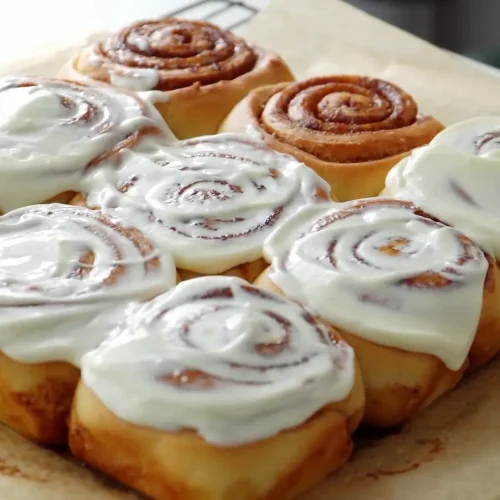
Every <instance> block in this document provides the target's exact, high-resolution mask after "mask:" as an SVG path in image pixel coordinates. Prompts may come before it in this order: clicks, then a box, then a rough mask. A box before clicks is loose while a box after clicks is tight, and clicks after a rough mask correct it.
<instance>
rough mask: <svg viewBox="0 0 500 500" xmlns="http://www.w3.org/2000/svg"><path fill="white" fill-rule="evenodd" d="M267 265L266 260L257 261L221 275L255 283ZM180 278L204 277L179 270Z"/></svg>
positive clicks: (182, 279)
mask: <svg viewBox="0 0 500 500" xmlns="http://www.w3.org/2000/svg"><path fill="white" fill-rule="evenodd" d="M267 265H268V264H267V262H266V261H265V260H264V259H257V260H254V261H252V262H247V263H245V264H240V265H239V266H235V267H232V268H231V269H228V270H227V271H224V272H223V273H221V275H222V276H236V277H237V278H242V279H244V280H245V281H248V282H249V283H253V282H254V281H255V280H256V279H257V277H258V276H259V275H260V274H261V273H262V271H264V269H266V267H267ZM179 276H180V279H181V281H185V280H190V279H193V278H199V277H200V276H204V275H203V274H199V273H194V272H192V271H186V270H183V269H179Z"/></svg>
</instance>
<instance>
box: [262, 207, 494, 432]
mask: <svg viewBox="0 0 500 500" xmlns="http://www.w3.org/2000/svg"><path fill="white" fill-rule="evenodd" d="M264 249H265V253H266V256H267V257H268V258H269V259H270V260H272V265H271V268H270V269H269V270H268V271H266V272H265V273H264V274H263V275H262V276H261V277H260V278H259V279H258V280H257V282H256V283H257V284H258V285H260V286H262V287H264V288H270V289H272V290H279V291H281V292H282V293H284V294H285V295H287V296H289V297H291V298H293V299H295V300H298V301H299V302H301V303H302V304H304V305H306V306H307V307H309V308H310V309H311V310H312V311H313V312H314V313H316V314H318V315H319V316H320V317H321V318H323V319H324V320H325V321H327V322H328V323H330V324H331V325H333V326H334V327H336V328H339V331H340V332H341V335H343V336H345V339H346V341H347V342H349V343H350V344H351V345H352V346H353V347H354V349H355V351H356V354H357V357H358V359H359V362H360V367H361V371H362V373H363V377H364V380H365V386H366V391H367V408H366V414H365V421H366V422H367V423H368V424H370V425H375V426H384V427H385V426H387V427H389V426H396V425H400V424H403V423H404V422H405V421H407V420H408V419H410V418H412V417H413V416H414V415H415V414H416V413H417V412H419V411H420V410H421V409H422V408H424V407H425V406H427V405H428V404H430V403H431V402H432V401H433V400H435V399H436V398H437V397H438V396H440V395H441V394H442V393H444V392H446V391H449V390H450V389H452V388H453V387H454V386H455V384H456V383H457V382H458V381H459V380H460V378H461V376H462V374H463V372H464V370H465V369H466V367H467V364H468V356H469V351H470V356H471V359H473V362H474V363H476V364H477V363H480V362H484V360H485V359H489V358H490V357H491V355H492V354H494V353H495V352H498V350H499V349H500V342H499V338H500V330H499V327H498V325H499V314H500V313H499V311H500V308H499V307H498V304H499V302H498V301H499V297H500V294H499V274H498V273H499V271H498V269H497V267H496V266H495V265H494V262H493V260H492V259H491V258H490V257H489V256H487V255H486V254H485V253H484V252H483V251H482V250H481V249H480V248H479V247H478V246H477V245H476V244H475V243H473V242H472V241H471V240H470V239H469V238H468V237H467V236H465V235H464V234H462V233H460V232H458V231H457V230H456V229H454V228H451V227H448V226H445V225H444V224H442V223H440V222H437V221H436V220H434V219H432V218H431V217H429V216H428V215H426V214H425V213H423V212H421V211H420V210H418V209H417V208H415V206H413V205H412V204H411V203H409V202H403V201H399V200H391V199H382V198H377V199H371V200H359V201H355V202H351V203H345V204H341V205H339V206H335V207H330V208H326V209H325V208H318V207H316V208H315V207H313V208H308V209H304V210H303V211H302V212H301V213H299V214H298V215H297V216H296V217H294V218H292V219H290V220H289V221H288V222H287V223H285V224H284V225H282V226H281V227H280V228H279V229H278V230H277V231H275V232H274V233H273V235H271V237H270V238H269V239H268V240H267V241H266V243H265V248H264Z"/></svg>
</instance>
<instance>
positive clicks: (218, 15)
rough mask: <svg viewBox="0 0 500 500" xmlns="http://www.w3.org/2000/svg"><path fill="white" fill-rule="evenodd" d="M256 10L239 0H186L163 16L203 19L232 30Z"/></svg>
mask: <svg viewBox="0 0 500 500" xmlns="http://www.w3.org/2000/svg"><path fill="white" fill-rule="evenodd" d="M257 12H258V9H257V8H255V7H253V6H250V5H248V4H246V3H245V2H240V1H233V0H199V1H192V0H187V1H186V2H185V5H184V6H182V7H179V8H176V9H175V10H172V11H170V12H167V13H165V16H166V17H168V16H172V17H182V18H184V19H203V20H205V21H210V22H213V23H215V24H217V25H218V26H220V27H221V28H224V29H227V30H230V31H233V30H237V29H238V28H239V27H241V26H243V25H244V24H246V23H247V22H248V21H250V19H252V17H253V16H254V15H255V14H257Z"/></svg>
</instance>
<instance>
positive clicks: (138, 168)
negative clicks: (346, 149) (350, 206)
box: [73, 134, 330, 281]
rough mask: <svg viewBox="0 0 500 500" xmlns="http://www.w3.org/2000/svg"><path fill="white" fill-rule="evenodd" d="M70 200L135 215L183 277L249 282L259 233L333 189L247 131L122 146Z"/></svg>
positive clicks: (258, 255)
mask: <svg viewBox="0 0 500 500" xmlns="http://www.w3.org/2000/svg"><path fill="white" fill-rule="evenodd" d="M117 160H119V161H117V163H116V164H115V165H113V164H111V165H110V166H109V168H108V169H106V170H104V169H101V170H100V171H99V172H98V175H96V177H95V178H94V179H89V189H88V191H87V192H86V193H85V194H86V197H85V196H84V197H82V196H78V197H77V198H76V199H75V200H74V201H73V203H75V204H83V203H84V204H86V205H87V206H89V207H92V208H99V209H100V210H103V211H104V212H105V213H109V214H111V215H116V216H118V217H121V218H125V219H127V220H130V221H132V222H133V223H134V224H135V225H136V226H137V227H141V228H142V230H143V231H144V233H145V234H146V235H147V236H148V237H149V238H151V239H152V240H153V241H154V242H155V243H156V245H158V247H159V248H164V249H165V250H166V251H167V252H170V253H172V255H173V256H174V259H175V262H176V265H177V268H178V269H179V270H180V274H181V276H182V277H183V278H190V277H194V276H197V275H200V274H229V275H235V276H239V277H243V278H245V279H247V280H249V281H253V280H254V279H255V278H256V277H257V276H258V275H259V274H260V273H261V272H262V271H263V270H264V269H265V267H267V264H266V263H265V261H264V259H263V257H262V245H263V242H264V239H265V238H266V237H267V236H268V235H269V234H270V232H271V231H272V230H273V229H274V228H275V227H277V225H279V224H281V223H283V222H284V221H286V220H287V219H288V218H289V217H290V216H292V215H293V214H294V213H295V212H296V211H297V210H299V208H301V207H303V206H305V205H307V204H309V203H313V204H317V203H325V202H327V201H328V200H329V199H330V194H329V193H330V187H329V186H328V184H327V183H326V182H324V181H323V180H322V179H321V178H320V177H318V176H317V175H316V174H315V173H314V172H313V171H312V170H310V169H309V168H307V167H306V166H305V165H303V164H301V163H299V162H297V161H296V160H295V159H294V158H292V157H291V156H288V155H282V154H280V153H276V152H275V151H272V150H270V149H269V148H267V147H266V146H265V145H264V143H263V142H261V141H258V140H252V139H250V138H248V137H246V136H244V135H237V134H224V135H222V134H221V135H216V136H207V137H201V138H197V139H189V140H187V141H184V142H181V143H180V144H178V145H176V146H171V147H168V148H159V149H158V150H156V152H155V153H154V154H153V153H151V154H150V155H147V156H146V155H143V154H134V153H133V152H131V151H124V152H123V153H122V154H121V155H120V156H119V157H117Z"/></svg>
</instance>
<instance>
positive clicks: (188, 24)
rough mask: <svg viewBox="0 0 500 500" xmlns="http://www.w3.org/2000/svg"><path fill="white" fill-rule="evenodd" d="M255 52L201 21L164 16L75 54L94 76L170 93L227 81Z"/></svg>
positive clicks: (248, 64) (246, 65) (253, 58)
mask: <svg viewBox="0 0 500 500" xmlns="http://www.w3.org/2000/svg"><path fill="white" fill-rule="evenodd" d="M256 62H257V54H256V53H255V51H254V49H253V48H251V47H250V46H248V45H247V44H246V43H245V42H244V41H243V40H242V39H241V38H239V37H237V36H235V35H233V34H232V33H230V32H228V31H225V30H222V29H221V28H219V27H217V26H215V25H214V24H211V23H208V22H205V21H187V20H182V19H175V18H167V19H158V20H151V21H141V22H138V23H135V24H133V25H131V26H129V27H127V28H124V29H123V30H121V31H120V32H118V33H116V34H114V35H112V36H110V37H109V38H108V39H107V40H105V41H104V42H102V43H98V44H96V45H94V46H93V47H91V48H89V49H88V50H87V51H85V52H83V54H82V55H81V56H80V58H79V61H78V64H77V66H78V67H82V68H85V70H86V72H88V70H89V69H92V72H91V73H93V75H92V76H93V77H94V78H95V79H97V80H101V81H107V82H110V83H112V84H113V85H116V86H119V87H124V88H129V89H131V90H164V91H166V90H175V89H181V88H186V87H189V86H191V85H194V84H196V85H209V84H212V83H217V82H219V81H221V80H232V79H234V78H236V77H238V76H240V75H243V74H245V73H247V72H249V71H251V70H252V69H253V67H254V66H255V64H256Z"/></svg>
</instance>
